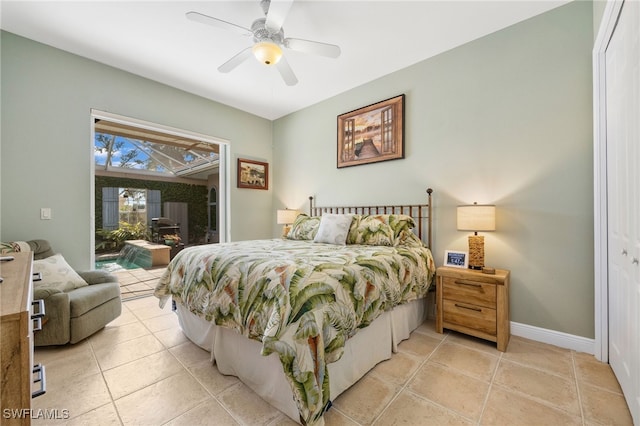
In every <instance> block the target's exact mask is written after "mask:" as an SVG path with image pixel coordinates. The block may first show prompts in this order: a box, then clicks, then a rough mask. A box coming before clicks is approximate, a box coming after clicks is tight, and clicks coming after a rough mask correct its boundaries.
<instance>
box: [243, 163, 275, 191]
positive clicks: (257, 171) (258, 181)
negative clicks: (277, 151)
mask: <svg viewBox="0 0 640 426" xmlns="http://www.w3.org/2000/svg"><path fill="white" fill-rule="evenodd" d="M238 188H251V189H269V164H268V163H264V162H262V161H253V160H247V159H245V158H238Z"/></svg>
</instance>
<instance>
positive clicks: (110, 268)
mask: <svg viewBox="0 0 640 426" xmlns="http://www.w3.org/2000/svg"><path fill="white" fill-rule="evenodd" d="M139 268H142V266H140V265H137V264H135V263H134V262H131V261H128V260H126V259H120V258H118V259H105V260H96V269H101V270H103V271H107V272H116V271H122V270H125V269H139Z"/></svg>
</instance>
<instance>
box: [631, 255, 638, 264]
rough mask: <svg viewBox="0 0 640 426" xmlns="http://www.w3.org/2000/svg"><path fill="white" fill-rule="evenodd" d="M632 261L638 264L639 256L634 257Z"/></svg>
mask: <svg viewBox="0 0 640 426" xmlns="http://www.w3.org/2000/svg"><path fill="white" fill-rule="evenodd" d="M631 263H633V264H635V265H637V264H638V263H639V262H638V258H637V257H634V258H633V260H632V261H631Z"/></svg>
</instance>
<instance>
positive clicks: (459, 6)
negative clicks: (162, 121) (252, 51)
mask: <svg viewBox="0 0 640 426" xmlns="http://www.w3.org/2000/svg"><path fill="white" fill-rule="evenodd" d="M567 1H568V0H501V1H481V0H471V1H457V0H446V1H435V0H434V1H416V0H414V1H364V0H357V1H340V0H336V1H331V0H323V1H309V0H296V1H295V2H294V3H293V6H292V7H291V9H290V10H289V13H288V15H287V17H286V19H285V21H284V26H283V28H284V31H285V37H294V38H302V39H308V40H315V41H322V42H325V43H331V44H337V45H339V46H340V47H341V49H342V54H341V56H340V57H339V58H338V59H330V58H325V57H318V56H312V55H307V54H302V53H300V52H294V51H291V50H285V55H286V57H287V59H288V61H289V64H290V65H291V67H292V68H293V70H294V72H295V74H296V75H297V77H298V80H299V83H298V84H297V85H295V86H287V85H285V84H284V82H283V81H282V79H281V77H280V75H279V74H278V72H277V70H276V69H275V68H273V67H267V66H265V65H263V64H261V63H259V62H258V61H256V60H253V59H252V58H250V60H248V61H246V62H244V63H242V64H241V65H240V66H239V67H238V68H236V69H235V70H233V71H232V72H231V73H229V74H222V73H220V72H218V71H217V67H218V66H220V65H221V64H222V63H224V62H225V61H227V60H228V59H229V58H231V57H232V56H233V55H235V54H236V53H238V52H239V51H240V50H242V49H244V48H246V47H248V46H250V45H251V44H252V40H251V38H250V37H243V36H240V35H237V34H235V33H233V32H228V31H224V30H220V29H218V28H214V27H211V26H208V25H203V24H200V23H197V22H193V21H190V20H188V19H186V18H185V13H186V12H189V11H197V12H200V13H203V14H206V15H209V16H213V17H216V18H220V19H223V20H225V21H228V22H232V23H235V24H238V25H240V26H243V27H250V26H251V23H252V22H253V21H254V20H255V19H256V18H259V17H263V16H264V15H263V12H262V9H261V8H260V6H259V1H258V0H251V1H246V0H242V1H241V0H234V1H206V2H205V1H201V2H194V1H135V2H134V1H90V0H85V1H70V2H66V1H23V0H21V1H8V0H2V2H1V4H0V5H1V9H0V26H1V28H2V29H3V30H6V31H9V32H12V33H15V34H18V35H21V36H24V37H27V38H30V39H33V40H36V41H39V42H42V43H45V44H48V45H51V46H54V47H57V48H59V49H62V50H66V51H68V52H72V53H75V54H77V55H81V56H84V57H87V58H90V59H94V60H96V61H99V62H102V63H105V64H108V65H111V66H113V67H116V68H119V69H123V70H126V71H129V72H132V73H134V74H138V75H141V76H144V77H147V78H149V79H152V80H156V81H158V82H161V83H164V84H167V85H169V86H173V87H176V88H179V89H182V90H185V91H187V92H190V93H194V94H197V95H199V96H203V97H205V98H209V99H212V100H214V101H217V102H221V103H223V104H226V105H230V106H232V107H235V108H238V109H241V110H243V111H247V112H249V113H252V114H255V115H258V116H261V117H264V118H267V119H276V118H279V117H282V116H284V115H286V114H289V113H291V112H294V111H297V110H299V109H302V108H304V107H307V106H309V105H313V104H315V103H317V102H320V101H322V100H324V99H327V98H330V97H332V96H334V95H337V94H339V93H342V92H344V91H347V90H349V89H351V88H354V87H357V86H360V85H362V84H364V83H366V82H369V81H371V80H374V79H376V78H379V77H381V76H383V75H385V74H389V73H391V72H393V71H397V70H399V69H402V68H405V67H407V66H409V65H412V64H415V63H417V62H420V61H422V60H424V59H426V58H429V57H431V56H434V55H437V54H439V53H441V52H444V51H446V50H449V49H452V48H454V47H456V46H459V45H462V44H464V43H466V42H468V41H470V40H473V39H476V38H479V37H482V36H484V35H486V34H490V33H492V32H495V31H497V30H500V29H502V28H505V27H507V26H509V25H512V24H514V23H517V22H520V21H522V20H525V19H527V18H530V17H532V16H535V15H537V14H540V13H543V12H545V11H547V10H550V9H553V8H555V7H557V6H560V5H562V4H565V3H567Z"/></svg>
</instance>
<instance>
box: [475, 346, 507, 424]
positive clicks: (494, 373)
mask: <svg viewBox="0 0 640 426" xmlns="http://www.w3.org/2000/svg"><path fill="white" fill-rule="evenodd" d="M498 355H499V356H498V362H497V363H496V368H495V370H493V374H492V375H491V380H489V387H488V388H487V394H486V395H485V396H484V402H483V403H482V410H480V417H479V418H478V421H477V422H476V424H477V425H481V424H482V418H483V417H484V411H485V410H486V408H487V403H488V402H489V395H491V390H492V389H493V382H494V381H495V379H496V376H497V375H498V369H499V368H500V364H501V363H502V356H503V355H504V352H500V353H499V354H498Z"/></svg>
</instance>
